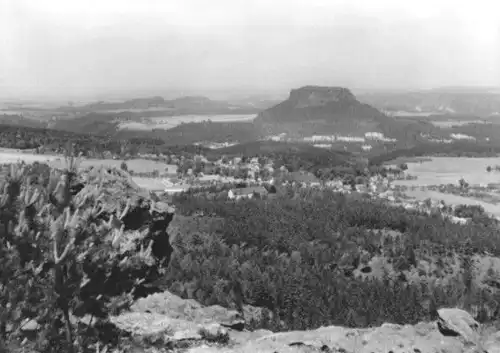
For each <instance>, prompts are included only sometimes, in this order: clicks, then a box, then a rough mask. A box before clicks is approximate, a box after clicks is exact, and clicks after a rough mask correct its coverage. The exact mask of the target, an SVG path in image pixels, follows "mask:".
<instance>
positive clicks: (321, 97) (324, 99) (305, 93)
mask: <svg viewBox="0 0 500 353" xmlns="http://www.w3.org/2000/svg"><path fill="white" fill-rule="evenodd" d="M289 100H290V101H292V102H295V108H306V107H319V106H325V105H327V104H329V103H332V102H346V103H347V102H351V103H354V102H356V97H355V96H354V94H352V92H351V91H350V90H349V89H348V88H344V87H322V86H304V87H301V88H297V89H292V90H291V92H290V97H289Z"/></svg>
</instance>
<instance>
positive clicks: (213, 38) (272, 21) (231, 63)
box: [0, 0, 500, 95]
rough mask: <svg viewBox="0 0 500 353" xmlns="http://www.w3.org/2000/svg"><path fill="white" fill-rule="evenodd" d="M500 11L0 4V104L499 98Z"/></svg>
mask: <svg viewBox="0 0 500 353" xmlns="http://www.w3.org/2000/svg"><path fill="white" fill-rule="evenodd" d="M499 17H500V2H499V1H497V0H474V1H469V0H449V1H448V0H140V1H139V0H43V1H41V0H0V95H1V94H2V93H4V94H5V93H15V94H20V95H23V94H25V95H29V94H47V95H69V94H84V93H89V92H99V93H100V92H108V91H113V90H114V91H118V90H119V91H140V90H150V91H154V90H165V89H168V90H207V91H209V90H228V91H231V90H242V89H247V90H250V91H255V92H258V91H276V90H277V91H279V90H284V91H287V92H288V91H289V90H290V89H291V88H294V87H299V86H302V85H330V86H347V87H350V88H366V89H374V88H378V89H417V88H433V87H440V86H462V85H468V86H500V21H499V20H498V18H499Z"/></svg>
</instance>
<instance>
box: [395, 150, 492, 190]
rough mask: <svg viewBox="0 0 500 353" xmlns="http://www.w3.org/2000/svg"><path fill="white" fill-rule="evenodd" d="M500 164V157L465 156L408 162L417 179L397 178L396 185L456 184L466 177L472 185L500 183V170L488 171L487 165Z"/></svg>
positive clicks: (412, 173)
mask: <svg viewBox="0 0 500 353" xmlns="http://www.w3.org/2000/svg"><path fill="white" fill-rule="evenodd" d="M495 165H500V157H496V158H465V157H433V158H432V159H431V160H430V161H429V160H427V161H422V163H408V171H407V173H408V174H411V175H414V176H416V177H417V179H416V180H397V181H395V183H394V184H395V185H406V186H420V185H441V184H456V183H457V182H458V180H459V179H461V178H464V179H465V180H466V181H467V182H468V183H469V184H471V185H481V184H483V185H487V184H491V183H498V181H499V180H500V174H499V173H498V172H490V173H488V172H487V171H486V167H487V166H492V167H493V166H495Z"/></svg>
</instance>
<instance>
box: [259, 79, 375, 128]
mask: <svg viewBox="0 0 500 353" xmlns="http://www.w3.org/2000/svg"><path fill="white" fill-rule="evenodd" d="M382 117H384V114H382V113H381V112H380V111H378V110H377V109H375V108H373V107H372V106H370V105H367V104H363V103H361V102H359V101H358V100H357V99H356V97H355V96H354V94H353V93H352V92H351V91H350V90H349V89H348V88H344V87H321V86H304V87H301V88H297V89H292V90H291V91H290V96H289V97H288V99H287V100H285V101H283V102H281V103H279V104H277V105H275V106H274V107H272V108H269V109H266V110H265V111H263V112H261V113H260V114H259V116H258V118H257V121H260V122H263V123H277V122H304V121H323V122H326V123H333V122H341V121H354V120H364V121H374V120H377V118H382Z"/></svg>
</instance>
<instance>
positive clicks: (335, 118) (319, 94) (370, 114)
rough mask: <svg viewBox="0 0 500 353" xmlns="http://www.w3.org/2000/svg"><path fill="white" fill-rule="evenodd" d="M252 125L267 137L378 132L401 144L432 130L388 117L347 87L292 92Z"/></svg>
mask: <svg viewBox="0 0 500 353" xmlns="http://www.w3.org/2000/svg"><path fill="white" fill-rule="evenodd" d="M255 122H256V123H257V124H260V126H261V128H262V129H263V130H264V131H265V132H266V133H268V134H273V133H274V134H276V133H283V132H285V133H287V134H288V135H292V136H296V137H303V136H311V135H329V134H339V135H349V136H364V134H365V133H367V132H380V133H383V134H384V135H385V136H387V137H388V138H395V139H397V140H398V141H399V142H400V143H404V144H412V143H414V141H415V140H417V139H418V136H419V135H420V133H421V132H426V133H427V132H429V131H431V130H433V129H434V127H433V126H431V124H428V123H425V122H419V121H410V120H396V119H394V118H392V117H389V116H387V115H385V114H383V113H382V112H380V111H379V110H378V109H376V108H374V107H372V106H370V105H368V104H365V103H362V102H360V101H358V100H357V99H356V97H355V96H354V94H353V93H352V92H351V91H350V90H349V89H347V88H343V87H320V86H305V87H302V88H298V89H293V90H292V91H291V92H290V96H289V98H288V99H287V100H285V101H283V102H281V103H280V104H278V105H276V106H274V107H272V108H269V109H267V110H265V111H263V112H261V113H260V114H259V115H258V117H257V119H256V120H255Z"/></svg>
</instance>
